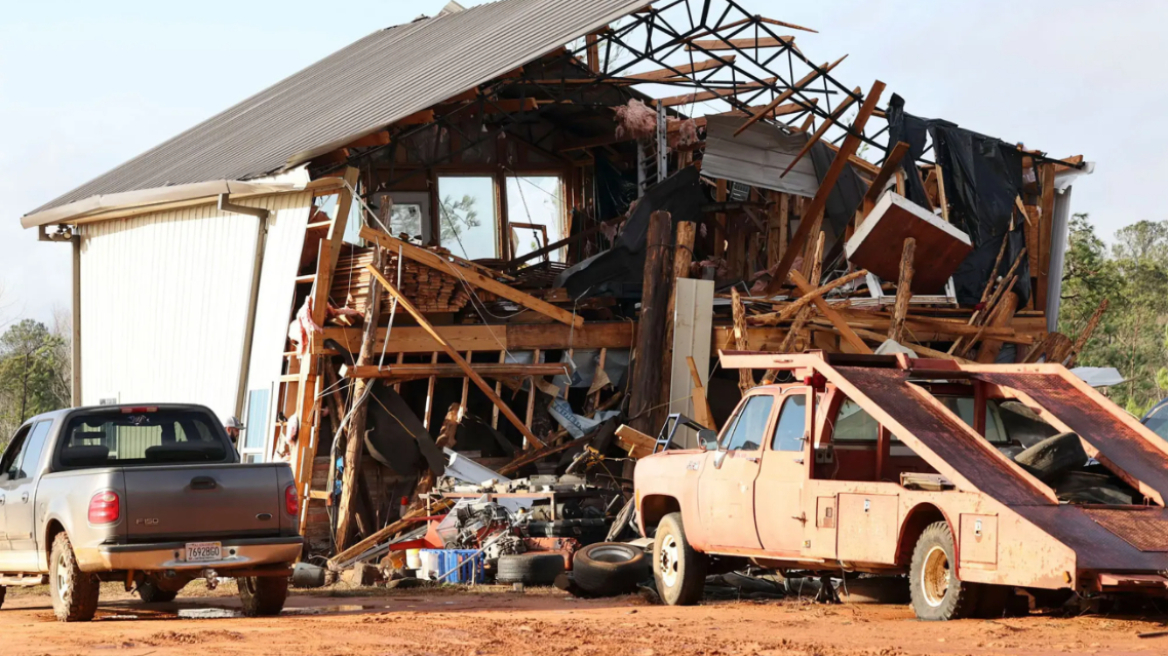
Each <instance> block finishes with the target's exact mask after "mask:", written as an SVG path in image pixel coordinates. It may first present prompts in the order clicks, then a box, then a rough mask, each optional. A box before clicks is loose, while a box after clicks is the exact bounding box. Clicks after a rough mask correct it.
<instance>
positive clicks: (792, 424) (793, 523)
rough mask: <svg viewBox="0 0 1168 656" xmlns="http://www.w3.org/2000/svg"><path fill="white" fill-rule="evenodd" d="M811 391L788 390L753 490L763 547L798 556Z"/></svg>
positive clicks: (803, 520) (782, 399)
mask: <svg viewBox="0 0 1168 656" xmlns="http://www.w3.org/2000/svg"><path fill="white" fill-rule="evenodd" d="M810 396H811V390H810V388H806V387H796V388H793V389H788V390H787V391H786V392H785V393H784V394H783V396H781V397H780V398H779V399H778V402H779V403H781V405H780V406H779V414H778V421H776V423H775V430H774V434H773V436H772V438H771V439H770V440H768V441H769V442H770V443H769V444H768V445H767V447H766V454H765V455H764V456H763V461H762V469H761V471H760V472H759V476H758V480H757V481H756V482H755V487H754V517H755V522H756V523H757V524H758V535H759V539H760V540H761V541H762V547H763V548H764V549H766V550H767V551H775V552H783V553H784V554H790V555H795V556H797V555H798V554H799V553H800V552H801V550H802V549H803V539H804V535H803V528H804V526H805V525H806V522H807V518H806V517H805V516H804V514H803V489H804V487H805V486H804V483H806V481H807V476H808V471H809V470H808V464H807V463H808V460H807V458H808V456H807V453H808V445H809V444H810V442H811V440H810V439H809V438H810V435H811V433H810V431H811V419H810V416H811V413H810V412H808V406H809V405H810Z"/></svg>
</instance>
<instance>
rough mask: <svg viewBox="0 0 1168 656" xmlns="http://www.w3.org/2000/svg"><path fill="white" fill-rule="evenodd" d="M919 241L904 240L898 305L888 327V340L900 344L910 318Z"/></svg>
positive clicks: (897, 288)
mask: <svg viewBox="0 0 1168 656" xmlns="http://www.w3.org/2000/svg"><path fill="white" fill-rule="evenodd" d="M916 251H917V240H916V239H913V238H912V237H909V238H908V239H905V240H904V249H903V250H902V251H901V253H900V278H899V280H898V281H897V283H896V304H895V305H893V306H892V308H893V309H892V325H891V326H889V327H888V339H890V340H892V341H894V342H898V343H899V342H900V341H901V340H902V339H904V320H905V317H907V316H908V302H909V301H910V300H912V295H913V294H912V281H913V270H914V267H913V258H914V257H915V256H916Z"/></svg>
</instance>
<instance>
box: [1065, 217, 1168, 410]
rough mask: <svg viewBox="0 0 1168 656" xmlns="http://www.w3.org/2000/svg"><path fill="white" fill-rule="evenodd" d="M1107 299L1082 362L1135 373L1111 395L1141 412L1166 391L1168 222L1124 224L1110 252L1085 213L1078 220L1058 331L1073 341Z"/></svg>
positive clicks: (1073, 224) (1075, 219)
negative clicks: (1106, 304)
mask: <svg viewBox="0 0 1168 656" xmlns="http://www.w3.org/2000/svg"><path fill="white" fill-rule="evenodd" d="M1105 298H1106V299H1109V300H1110V303H1111V305H1110V308H1109V309H1108V311H1107V312H1106V313H1105V314H1104V315H1103V320H1102V321H1101V322H1100V324H1099V326H1098V328H1097V329H1096V330H1095V333H1094V335H1093V336H1092V339H1091V341H1090V342H1088V344H1087V346H1086V347H1085V348H1084V350H1083V352H1082V353H1081V354H1080V355H1079V359H1078V364H1080V365H1084V366H1095V367H1115V368H1116V369H1118V370H1119V371H1120V372H1121V373H1122V374H1123V375H1124V376H1126V377H1128V378H1130V381H1129V382H1128V383H1125V384H1124V385H1122V386H1119V387H1115V388H1112V389H1111V390H1110V393H1111V397H1112V398H1113V399H1114V400H1115V401H1116V402H1117V403H1119V404H1120V405H1122V406H1124V407H1125V408H1127V409H1128V411H1130V412H1132V413H1133V414H1136V415H1140V414H1142V413H1143V412H1145V411H1147V409H1148V408H1150V407H1151V406H1152V405H1153V404H1154V403H1156V402H1157V401H1159V400H1160V399H1162V398H1163V397H1164V395H1165V394H1166V393H1168V338H1166V332H1165V331H1166V330H1168V221H1159V222H1156V221H1140V222H1139V223H1135V224H1132V225H1130V226H1127V227H1126V228H1123V229H1122V230H1120V231H1119V232H1118V233H1116V241H1115V244H1114V245H1113V246H1112V247H1111V249H1110V251H1109V250H1108V248H1107V246H1106V245H1105V244H1104V243H1103V241H1102V240H1101V239H1099V237H1098V236H1097V235H1096V234H1095V229H1094V227H1093V226H1092V225H1091V223H1090V221H1089V219H1088V216H1087V215H1086V214H1076V215H1075V216H1074V217H1072V219H1071V225H1070V240H1069V244H1068V250H1067V259H1066V266H1065V268H1064V275H1063V296H1062V301H1063V302H1062V310H1061V312H1060V314H1059V332H1062V333H1063V334H1066V335H1068V336H1070V337H1071V338H1072V339H1073V338H1074V337H1075V336H1077V335H1078V334H1079V333H1080V332H1081V331H1082V329H1083V328H1084V326H1086V324H1087V321H1088V319H1089V318H1090V317H1091V314H1092V313H1093V312H1094V311H1095V309H1096V308H1097V307H1098V306H1099V303H1100V301H1102V300H1103V299H1105Z"/></svg>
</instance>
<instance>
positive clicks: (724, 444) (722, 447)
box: [718, 391, 777, 453]
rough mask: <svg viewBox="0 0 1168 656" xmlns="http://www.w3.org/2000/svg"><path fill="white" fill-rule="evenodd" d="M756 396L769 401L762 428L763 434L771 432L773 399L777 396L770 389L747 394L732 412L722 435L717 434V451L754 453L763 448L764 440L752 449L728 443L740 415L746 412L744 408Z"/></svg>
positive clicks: (740, 419)
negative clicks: (731, 417) (733, 447)
mask: <svg viewBox="0 0 1168 656" xmlns="http://www.w3.org/2000/svg"><path fill="white" fill-rule="evenodd" d="M758 398H766V399H768V400H769V401H770V407H768V408H767V421H766V426H765V427H764V428H763V435H764V436H765V435H770V434H771V432H772V430H773V427H772V424H773V423H774V418H775V399H776V398H777V395H775V394H773V393H771V392H770V391H764V392H760V393H757V394H749V395H747V396H746V397H744V398H743V399H742V401H741V402H740V403H739V405H738V408H737V411H736V412H735V413H734V418H733V420H732V421H731V422H730V423H728V424H727V425H726V429H725V430H724V431H723V433H722V435H719V436H718V450H719V451H726V452H730V451H742V452H746V453H755V452H758V451H762V450H763V444H764V442H759V445H758V447H756V448H754V449H742V448H738V449H731V448H730V444H729V440H730V439H731V438H732V437H733V436H734V431H735V430H737V429H738V424H739V422H741V421H742V417H743V415H744V414H745V413H746V409H747V408H748V407H749V406H750V404H751V403H753V402H754V401H755V400H756V399H758ZM764 440H765V437H764Z"/></svg>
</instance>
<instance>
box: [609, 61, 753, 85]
mask: <svg viewBox="0 0 1168 656" xmlns="http://www.w3.org/2000/svg"><path fill="white" fill-rule="evenodd" d="M737 58H738V55H727V56H725V57H719V58H718V59H706V60H704V61H700V62H694V63H693V64H682V65H680V66H673V67H670V68H661V69H658V70H655V71H647V72H645V73H634V74H632V75H626V76H624V78H622V79H625V80H640V81H644V82H653V81H657V80H672V79H676V78H684V77H685V76H687V75H692V74H693V73H699V72H701V71H708V70H712V69H718V68H722V67H723V66H726V65H728V64H733V63H734V60H735V59H737Z"/></svg>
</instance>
